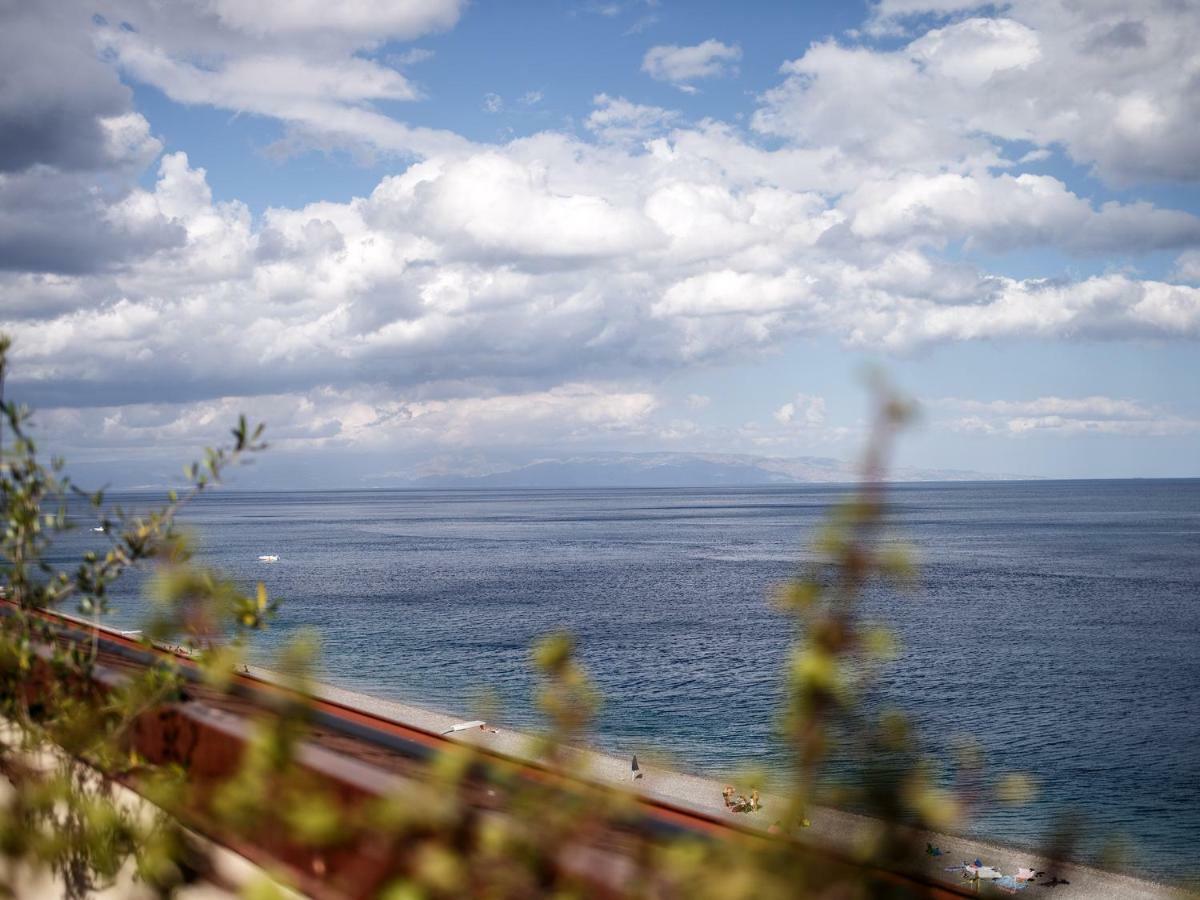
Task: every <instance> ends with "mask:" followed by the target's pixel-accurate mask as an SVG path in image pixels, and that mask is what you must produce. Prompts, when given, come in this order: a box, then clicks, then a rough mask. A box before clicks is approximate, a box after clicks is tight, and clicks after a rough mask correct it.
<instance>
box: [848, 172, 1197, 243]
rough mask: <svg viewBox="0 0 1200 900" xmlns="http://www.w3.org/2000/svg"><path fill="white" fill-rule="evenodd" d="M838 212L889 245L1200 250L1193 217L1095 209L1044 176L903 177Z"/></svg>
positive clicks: (877, 183) (866, 187) (868, 188)
mask: <svg viewBox="0 0 1200 900" xmlns="http://www.w3.org/2000/svg"><path fill="white" fill-rule="evenodd" d="M839 209H841V210H843V211H844V212H846V213H847V215H848V216H849V220H850V228H851V230H852V231H853V232H854V233H855V234H858V235H860V236H862V237H865V238H868V239H871V240H884V241H889V242H909V241H914V240H915V241H918V242H919V241H925V240H928V241H931V242H933V243H934V244H935V245H939V246H940V245H943V244H945V243H946V242H948V241H956V240H964V241H967V242H968V247H969V248H970V247H973V246H980V247H983V248H986V249H989V250H1000V251H1004V250H1011V249H1015V248H1019V247H1029V246H1046V245H1050V246H1055V247H1059V248H1062V249H1063V250H1065V251H1067V252H1071V253H1079V254H1101V253H1103V254H1111V253H1119V252H1122V251H1130V250H1133V251H1141V252H1144V251H1148V250H1155V249H1161V248H1174V247H1181V246H1191V245H1195V244H1197V243H1200V219H1198V218H1196V217H1195V216H1192V215H1189V214H1187V213H1183V212H1177V211H1175V210H1163V209H1158V208H1156V207H1154V206H1153V205H1151V204H1149V203H1127V204H1122V203H1117V202H1109V203H1105V204H1103V205H1102V206H1100V208H1099V209H1096V208H1094V207H1093V206H1092V205H1091V204H1089V203H1088V202H1087V201H1086V200H1084V199H1082V198H1081V197H1078V196H1076V195H1075V194H1073V193H1071V192H1070V191H1069V190H1067V187H1066V185H1065V184H1063V183H1062V182H1061V181H1059V180H1058V179H1056V178H1051V177H1049V176H1046V175H1029V174H1023V175H1017V176H1012V175H999V176H994V175H987V174H982V173H980V174H974V175H961V174H953V173H942V174H939V175H915V174H910V175H902V176H898V177H894V178H890V179H887V180H873V181H868V182H866V183H864V184H863V185H862V186H860V187H859V188H857V189H856V190H854V191H852V192H851V193H850V194H849V195H847V197H846V198H845V199H844V200H843V201H842V203H841V204H839Z"/></svg>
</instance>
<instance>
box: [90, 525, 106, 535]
mask: <svg viewBox="0 0 1200 900" xmlns="http://www.w3.org/2000/svg"><path fill="white" fill-rule="evenodd" d="M106 530H107V529H106V528H105V527H104V526H103V525H96V526H94V527H93V528H92V531H99V532H101V533H103V532H104V531H106Z"/></svg>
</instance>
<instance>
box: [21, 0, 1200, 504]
mask: <svg viewBox="0 0 1200 900" xmlns="http://www.w3.org/2000/svg"><path fill="white" fill-rule="evenodd" d="M0 16H2V17H4V19H5V21H4V22H3V23H2V24H3V25H4V26H5V27H3V28H0V33H2V34H3V37H0V67H2V68H3V72H2V74H3V75H4V77H5V79H6V81H7V82H8V83H10V84H13V85H17V86H18V89H17V90H15V91H9V92H7V93H5V94H3V95H2V96H0V134H3V135H4V137H3V138H2V139H0V291H2V293H0V327H3V328H4V329H5V330H7V331H10V332H12V333H13V334H14V335H15V337H16V338H17V342H18V344H17V346H18V359H17V366H18V368H17V371H16V372H15V374H14V378H13V381H12V384H11V390H12V391H13V392H14V393H18V394H20V395H21V396H22V397H24V398H26V399H28V400H29V401H31V402H33V403H35V404H37V405H38V406H39V407H40V408H41V414H40V416H39V422H40V423H41V424H40V427H41V428H42V429H43V430H44V433H45V435H46V438H47V440H48V441H49V442H50V443H51V444H53V445H54V446H55V447H56V448H57V449H61V450H62V451H63V452H64V453H65V454H66V455H67V456H68V457H70V458H75V459H78V460H80V461H81V462H82V463H84V464H85V465H86V466H87V467H88V471H89V472H92V473H95V474H97V476H100V477H105V478H108V479H110V480H112V481H113V482H114V483H116V484H123V485H130V484H150V483H160V482H162V481H165V480H169V479H170V478H171V477H173V476H172V475H171V473H173V472H175V471H177V463H178V461H179V460H180V459H181V458H186V457H188V456H189V455H191V453H193V452H194V450H195V448H196V447H197V446H201V445H203V444H205V443H210V442H212V441H214V440H219V439H220V436H221V434H222V432H223V426H224V424H225V422H226V421H229V420H231V419H232V418H233V416H235V415H236V413H237V412H238V411H241V410H245V411H247V412H249V413H250V414H251V415H253V416H257V417H259V418H262V419H264V420H266V421H267V423H268V428H269V433H270V434H272V435H273V436H274V438H275V448H276V449H275V451H274V452H275V453H276V454H277V455H278V456H280V457H283V458H285V459H290V460H291V463H289V464H287V465H283V464H281V465H280V467H279V471H280V472H287V473H296V472H302V473H303V475H302V476H299V475H297V476H293V475H292V474H289V475H288V476H287V477H288V478H292V477H295V478H296V479H297V481H298V483H297V484H296V485H295V486H332V485H333V484H338V485H364V486H367V485H373V484H379V483H386V482H387V481H388V480H389V479H392V480H398V481H399V480H403V479H405V478H411V477H418V476H420V475H422V474H429V473H438V472H468V473H469V472H485V471H491V470H494V469H496V468H498V467H503V466H507V465H513V464H518V463H520V462H523V461H528V460H534V459H541V458H546V457H553V456H571V455H579V454H586V453H591V452H594V451H602V450H603V451H664V450H665V451H679V452H705V453H750V454H759V455H770V456H798V455H820V456H838V457H851V456H853V455H854V453H855V452H856V449H857V448H858V447H859V446H860V444H861V442H862V440H863V428H864V424H863V423H864V419H865V416H864V413H865V409H866V402H867V401H866V396H865V392H864V390H863V387H862V378H861V373H862V372H863V371H864V370H865V369H866V368H868V367H878V368H882V369H883V370H884V371H885V372H887V373H888V374H889V375H890V377H891V379H892V380H893V381H894V382H895V383H897V384H898V385H899V386H900V387H901V388H902V389H904V390H905V391H907V392H908V393H909V394H911V395H912V396H913V397H915V398H916V399H917V400H918V401H919V402H920V404H921V408H922V415H921V419H920V424H919V426H918V427H917V428H916V429H915V430H914V431H913V433H912V434H911V435H909V437H908V438H907V439H906V440H905V442H904V443H903V445H902V450H901V462H903V463H906V464H910V465H916V466H923V467H927V468H956V469H973V470H978V471H983V472H994V473H1010V474H1019V475H1029V476H1064V477H1080V476H1099V477H1114V476H1168V475H1184V476H1196V475H1200V471H1198V470H1197V464H1196V460H1197V459H1200V452H1198V451H1200V399H1197V397H1196V391H1195V385H1196V383H1197V380H1198V379H1197V375H1198V374H1200V372H1198V370H1200V365H1198V357H1197V354H1196V341H1197V338H1198V337H1200V287H1198V285H1200V187H1198V182H1200V100H1198V99H1197V95H1198V94H1200V92H1197V91H1195V89H1194V85H1195V83H1196V79H1197V78H1200V54H1198V52H1197V50H1196V49H1195V48H1196V47H1197V46H1200V12H1198V11H1197V10H1196V9H1195V8H1194V7H1192V6H1189V5H1187V4H1182V5H1181V4H1175V3H1169V2H1165V0H1164V2H1162V3H1143V4H1137V5H1131V4H1128V3H1118V2H1107V0H1094V2H1092V3H1089V4H1085V5H1084V6H1082V7H1081V6H1079V5H1078V4H1073V3H1066V2H1053V0H1051V2H1032V0H1015V2H1012V3H1010V4H1002V5H999V6H997V5H986V6H978V7H977V6H973V5H972V4H970V3H964V2H957V0H883V2H881V3H870V4H867V3H864V4H854V3H845V4H843V3H836V4H833V3H831V4H770V3H762V4H750V5H738V6H735V5H732V4H726V3H703V4H702V3H689V4H686V5H684V4H672V3H670V2H666V0H663V2H658V3H646V2H628V3H620V2H613V3H576V2H566V0H563V2H557V3H553V2H551V3H543V4H510V3H505V4H501V3H486V2H479V3H474V4H469V5H468V4H464V3H461V2H459V0H403V2H399V0H353V2H346V3H344V4H338V5H321V4H309V3H306V2H296V3H266V2H265V0H264V2H263V3H257V2H250V0H246V2H239V3H234V2H232V0H193V2H182V3H179V4H175V5H173V6H171V7H170V8H167V9H165V10H164V8H161V7H159V6H158V5H157V4H153V3H150V2H149V0H107V2H94V3H78V4H73V3H63V4H53V5H41V4H37V5H30V6H29V7H27V8H25V7H20V8H9V9H7V10H6V11H4V12H0ZM314 461H321V463H320V464H319V465H318V464H316V463H315V462H314ZM268 465H269V463H268ZM257 477H259V476H248V478H249V483H253V482H254V480H255V478H257ZM263 477H265V476H263ZM281 477H282V476H281ZM267 481H270V479H269V478H268V479H267ZM263 483H266V481H264V482H263ZM272 483H278V480H277V481H276V482H272Z"/></svg>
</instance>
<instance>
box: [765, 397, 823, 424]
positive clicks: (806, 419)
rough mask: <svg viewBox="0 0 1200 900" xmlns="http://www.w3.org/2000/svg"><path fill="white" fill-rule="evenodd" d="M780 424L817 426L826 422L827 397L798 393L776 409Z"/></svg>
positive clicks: (776, 417)
mask: <svg viewBox="0 0 1200 900" xmlns="http://www.w3.org/2000/svg"><path fill="white" fill-rule="evenodd" d="M775 421H776V422H778V423H779V424H780V425H796V426H799V427H802V428H816V427H820V426H821V425H824V424H825V398H824V397H818V396H815V395H813V394H797V395H796V396H795V397H793V398H792V399H791V400H789V401H788V402H787V403H785V404H783V406H781V407H779V409H777V410H775Z"/></svg>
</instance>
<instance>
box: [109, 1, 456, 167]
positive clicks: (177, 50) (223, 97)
mask: <svg viewBox="0 0 1200 900" xmlns="http://www.w3.org/2000/svg"><path fill="white" fill-rule="evenodd" d="M462 7H463V3H462V2H461V0H415V2H396V0H356V2H351V3H336V4H321V3H308V2H304V3H299V4H273V3H259V2H252V3H245V4H242V3H237V2H223V0H222V2H216V3H212V4H201V3H194V4H193V3H183V4H175V5H172V6H171V7H170V8H167V7H163V6H161V5H160V4H157V3H153V2H150V0H107V2H104V3H101V4H99V7H98V14H97V16H96V23H97V24H96V25H95V26H94V27H93V28H92V29H91V30H92V37H93V40H94V42H95V44H96V46H97V48H98V49H99V51H100V52H101V53H102V54H103V55H104V56H105V57H106V58H108V59H111V60H112V61H113V62H114V63H115V65H116V66H117V67H118V68H119V69H120V71H122V72H123V73H124V74H126V75H127V76H128V77H129V78H131V79H133V80H135V81H138V82H141V83H144V84H149V85H151V86H153V87H155V88H157V89H158V90H160V91H162V92H163V93H164V94H166V95H167V96H168V97H170V98H171V99H172V100H174V101H176V102H177V103H182V104H187V105H194V104H204V105H210V106H215V107H219V108H223V109H229V110H234V111H236V112H245V113H254V114H258V115H264V116H270V117H272V118H275V119H278V120H280V121H282V122H285V123H287V124H288V125H289V127H291V128H292V129H294V131H295V132H296V133H298V134H304V133H311V134H313V135H315V136H317V137H318V138H319V139H320V140H329V139H336V140H340V141H342V142H345V143H348V144H354V143H356V142H365V143H367V144H369V145H370V146H371V147H374V148H379V149H384V150H392V151H397V152H401V153H409V154H418V155H423V154H427V153H432V152H445V151H447V150H452V149H455V148H459V147H462V146H466V145H467V144H468V142H467V141H464V140H463V139H462V138H460V137H458V136H457V135H454V134H452V133H450V132H446V131H439V130H435V129H423V128H411V127H409V126H407V125H405V124H403V123H401V122H399V121H397V120H395V119H393V118H391V117H389V116H388V115H386V114H384V113H382V112H379V111H378V110H377V109H375V107H374V106H373V104H374V103H375V102H376V101H411V100H416V99H418V98H419V96H420V95H419V93H418V91H417V90H416V88H415V87H414V86H413V85H412V83H411V82H410V81H409V80H408V79H407V78H406V77H405V76H404V75H403V74H402V73H401V72H399V71H397V70H396V69H395V68H392V67H390V66H389V65H387V64H386V63H385V62H384V61H381V60H379V59H376V58H372V57H370V56H368V55H367V54H369V53H371V52H372V51H374V50H376V49H378V48H379V47H380V46H381V45H383V44H384V43H385V42H386V41H388V40H411V39H413V38H416V37H420V36H422V35H425V34H428V33H431V32H436V31H441V30H444V29H446V28H449V27H451V26H453V25H454V23H455V22H456V21H457V20H458V17H459V15H460V13H461V11H462Z"/></svg>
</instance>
